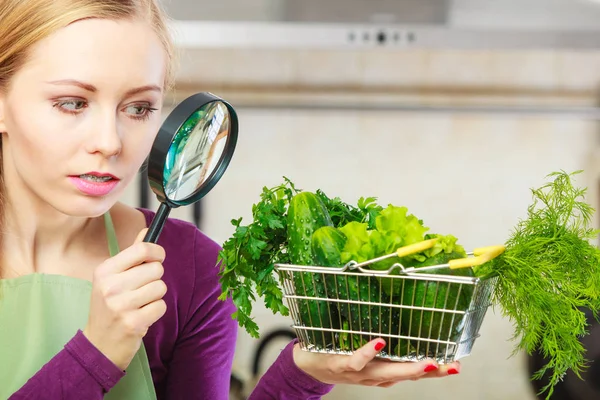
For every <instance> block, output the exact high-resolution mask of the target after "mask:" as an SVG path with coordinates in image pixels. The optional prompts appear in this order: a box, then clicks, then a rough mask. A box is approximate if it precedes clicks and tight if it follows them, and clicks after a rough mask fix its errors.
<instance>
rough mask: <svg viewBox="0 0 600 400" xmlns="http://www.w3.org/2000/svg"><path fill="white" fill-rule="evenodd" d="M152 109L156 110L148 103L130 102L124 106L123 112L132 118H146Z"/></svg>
mask: <svg viewBox="0 0 600 400" xmlns="http://www.w3.org/2000/svg"><path fill="white" fill-rule="evenodd" d="M154 111H156V108H152V107H150V105H148V104H132V105H130V106H127V107H125V112H126V113H127V114H129V115H131V117H132V118H134V119H142V120H143V119H147V118H149V117H150V114H151V113H152V112H154Z"/></svg>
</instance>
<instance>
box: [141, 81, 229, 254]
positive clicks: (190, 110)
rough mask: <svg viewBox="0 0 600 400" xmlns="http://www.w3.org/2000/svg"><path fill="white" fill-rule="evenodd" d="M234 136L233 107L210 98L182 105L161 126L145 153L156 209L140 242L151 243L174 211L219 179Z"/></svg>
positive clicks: (201, 96)
mask: <svg viewBox="0 0 600 400" xmlns="http://www.w3.org/2000/svg"><path fill="white" fill-rule="evenodd" d="M237 135H238V119H237V114H236V112H235V110H234V109H233V107H232V106H231V105H230V104H229V103H227V102H226V101H224V100H223V99H221V98H219V97H217V96H215V95H213V94H212V93H197V94H194V95H192V96H190V97H188V98H187V99H185V100H184V101H182V102H181V103H180V104H179V105H177V107H175V109H174V110H173V111H172V112H171V113H170V114H169V116H168V117H167V118H166V119H165V121H164V122H163V124H162V126H161V128H160V130H159V132H158V135H157V137H156V139H155V141H154V144H153V146H152V150H151V151H150V156H149V159H148V180H149V182H150V188H151V189H152V191H153V192H154V194H156V197H157V198H158V201H160V203H161V204H160V207H159V208H158V211H157V212H156V215H155V216H154V219H153V220H152V223H151V224H150V227H149V228H148V232H147V233H146V237H145V238H144V241H145V242H151V243H156V242H157V241H158V237H159V236H160V233H161V231H162V228H163V226H164V224H165V222H166V220H167V217H168V216H169V213H170V212H171V210H172V209H173V208H177V207H180V206H186V205H190V204H193V203H195V202H196V201H198V200H200V199H201V198H202V197H204V196H205V195H206V194H207V193H208V192H209V191H210V190H211V189H212V188H213V187H214V186H215V184H216V183H217V182H218V181H219V179H221V177H222V176H223V173H224V172H225V170H226V169H227V166H228V165H229V162H230V161H231V157H232V156H233V152H234V150H235V145H236V142H237Z"/></svg>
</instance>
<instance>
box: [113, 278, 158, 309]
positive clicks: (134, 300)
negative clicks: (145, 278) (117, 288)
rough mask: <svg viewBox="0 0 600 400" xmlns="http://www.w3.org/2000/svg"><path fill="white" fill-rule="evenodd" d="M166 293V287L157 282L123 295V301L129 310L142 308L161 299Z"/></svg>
mask: <svg viewBox="0 0 600 400" xmlns="http://www.w3.org/2000/svg"><path fill="white" fill-rule="evenodd" d="M166 293H167V285H166V284H165V282H164V281H162V280H157V281H153V282H150V283H148V284H147V285H144V286H142V287H141V288H139V289H137V290H134V291H132V292H128V293H124V294H123V296H124V299H123V301H124V302H125V303H126V305H127V307H129V309H136V308H142V307H144V306H146V305H148V304H150V303H152V302H154V301H156V300H160V299H162V298H163V297H164V296H165V294H166Z"/></svg>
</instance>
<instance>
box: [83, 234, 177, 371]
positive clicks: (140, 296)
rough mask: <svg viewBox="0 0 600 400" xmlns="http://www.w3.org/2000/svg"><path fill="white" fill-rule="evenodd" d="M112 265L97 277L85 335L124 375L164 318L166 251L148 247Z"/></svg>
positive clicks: (137, 247)
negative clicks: (160, 320) (152, 327)
mask: <svg viewBox="0 0 600 400" xmlns="http://www.w3.org/2000/svg"><path fill="white" fill-rule="evenodd" d="M146 231H147V229H144V230H142V231H141V232H140V233H139V234H138V237H137V238H136V241H135V242H134V244H133V245H131V246H130V247H128V248H127V249H124V250H123V251H121V252H120V253H119V254H117V255H116V256H114V257H111V258H109V259H107V260H106V261H105V262H103V263H102V264H100V265H99V266H98V267H97V268H96V270H95V271H94V277H93V282H92V296H91V303H90V314H89V319H88V323H87V326H86V327H85V329H84V330H83V334H84V335H85V336H86V337H87V338H88V340H89V341H90V342H91V343H92V344H93V345H94V346H96V348H98V350H100V351H101V352H102V353H103V354H104V355H105V356H106V357H107V358H108V359H110V360H111V361H112V362H113V363H114V364H115V365H116V366H118V367H119V368H120V369H121V370H125V369H126V368H127V366H128V365H129V363H130V362H131V360H132V359H133V357H134V356H135V353H136V352H137V351H138V349H139V347H140V345H141V343H142V339H143V337H144V336H145V335H146V332H147V331H148V328H149V327H150V325H152V324H153V323H154V322H156V321H157V320H158V319H159V318H160V317H162V316H163V315H164V313H165V312H166V310H167V306H166V304H165V302H164V300H163V299H162V298H163V296H164V295H165V293H166V292H167V286H166V284H165V283H164V282H163V281H162V280H161V278H162V276H163V273H164V269H163V266H162V262H163V261H164V259H165V251H164V249H163V248H162V247H161V246H159V245H157V244H154V243H146V242H143V241H142V240H143V238H144V235H145V233H146Z"/></svg>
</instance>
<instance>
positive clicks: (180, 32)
mask: <svg viewBox="0 0 600 400" xmlns="http://www.w3.org/2000/svg"><path fill="white" fill-rule="evenodd" d="M164 5H165V8H166V9H167V11H168V12H169V14H170V15H171V16H172V17H173V18H174V20H175V21H174V24H173V25H174V30H175V33H176V38H177V41H178V44H179V45H180V46H182V47H184V48H203V47H254V48H313V49H314V48H384V49H398V48H446V49H451V48H457V49H570V50H598V49H600V1H598V0H503V1H499V0H219V1H204V0H203V1H199V0H168V1H165V4H164Z"/></svg>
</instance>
